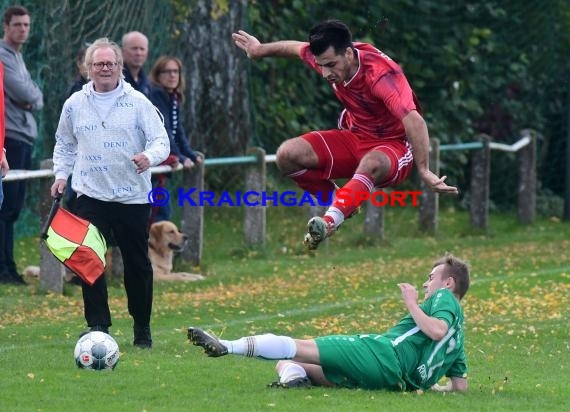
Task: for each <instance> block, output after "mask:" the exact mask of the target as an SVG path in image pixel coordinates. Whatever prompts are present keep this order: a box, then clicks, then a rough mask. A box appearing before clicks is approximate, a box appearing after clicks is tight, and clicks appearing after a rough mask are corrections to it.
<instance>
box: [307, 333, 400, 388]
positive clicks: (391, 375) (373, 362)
mask: <svg viewBox="0 0 570 412" xmlns="http://www.w3.org/2000/svg"><path fill="white" fill-rule="evenodd" d="M315 342H316V344H317V347H318V348H319V355H320V360H321V366H322V368H323V372H324V374H325V376H326V378H327V379H328V380H329V381H331V382H333V383H335V384H336V385H338V386H342V387H345V388H362V389H388V390H394V391H402V390H403V388H405V384H404V381H403V379H402V371H401V370H400V362H399V361H398V359H397V358H396V353H395V352H394V349H393V347H392V343H391V342H390V340H389V339H387V338H385V337H383V336H381V335H331V336H323V337H319V338H315Z"/></svg>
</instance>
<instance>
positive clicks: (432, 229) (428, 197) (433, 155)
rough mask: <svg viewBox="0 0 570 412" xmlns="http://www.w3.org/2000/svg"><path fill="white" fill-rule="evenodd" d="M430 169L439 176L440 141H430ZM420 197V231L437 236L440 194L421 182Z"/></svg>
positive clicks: (435, 139) (434, 139)
mask: <svg viewBox="0 0 570 412" xmlns="http://www.w3.org/2000/svg"><path fill="white" fill-rule="evenodd" d="M429 169H430V170H431V171H432V172H434V173H435V174H436V175H438V176H439V139H437V138H432V139H430V150H429ZM421 188H422V194H421V196H420V207H419V214H420V230H421V231H422V232H425V233H429V234H432V235H435V233H436V232H437V214H438V210H439V193H437V192H434V191H433V190H431V187H427V186H426V185H425V183H424V182H423V180H422V182H421Z"/></svg>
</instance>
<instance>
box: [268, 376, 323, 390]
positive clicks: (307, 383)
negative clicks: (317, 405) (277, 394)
mask: <svg viewBox="0 0 570 412" xmlns="http://www.w3.org/2000/svg"><path fill="white" fill-rule="evenodd" d="M312 386H313V384H312V383H311V380H310V379H309V378H308V377H306V376H305V377H303V378H295V379H291V380H290V381H289V382H279V381H275V382H271V383H270V384H269V385H267V387H268V388H277V389H293V388H294V389H299V388H307V389H308V388H310V387H312Z"/></svg>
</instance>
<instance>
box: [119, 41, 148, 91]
mask: <svg viewBox="0 0 570 412" xmlns="http://www.w3.org/2000/svg"><path fill="white" fill-rule="evenodd" d="M121 43H122V51H123V59H124V60H125V67H124V69H123V74H124V75H125V80H126V81H127V82H128V83H130V85H131V86H133V87H134V88H135V90H138V91H139V92H141V93H142V94H144V95H145V96H146V97H149V96H150V82H149V81H148V78H147V77H146V74H145V72H144V69H143V66H144V64H145V63H146V59H147V58H148V38H147V37H146V36H145V35H144V34H142V33H141V32H139V31H131V32H128V33H126V34H125V35H123V39H122V41H121Z"/></svg>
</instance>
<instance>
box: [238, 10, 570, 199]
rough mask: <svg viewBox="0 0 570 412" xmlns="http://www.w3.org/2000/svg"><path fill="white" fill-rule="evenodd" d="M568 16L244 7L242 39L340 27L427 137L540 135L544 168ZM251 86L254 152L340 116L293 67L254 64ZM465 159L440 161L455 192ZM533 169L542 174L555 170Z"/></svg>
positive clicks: (557, 113)
mask: <svg viewBox="0 0 570 412" xmlns="http://www.w3.org/2000/svg"><path fill="white" fill-rule="evenodd" d="M569 14H570V5H569V4H568V3H567V2H565V1H563V0H553V1H549V2H539V1H529V2H520V1H516V0H502V1H498V0H497V1H492V0H488V1H457V2H446V1H441V0H431V1H430V0H426V1H421V2H417V1H414V0H400V1H398V2H378V1H373V0H370V1H360V2H355V3H347V2H345V1H327V2H321V1H318V0H305V1H286V0H273V1H251V2H250V4H249V24H248V27H246V30H250V31H251V33H252V34H254V35H256V36H257V37H258V38H259V39H260V40H261V41H274V40H278V39H296V40H304V39H306V37H307V32H308V29H309V28H310V27H311V26H312V25H313V24H314V23H316V22H317V21H320V20H324V19H327V18H331V17H334V18H338V19H341V20H344V21H345V22H346V23H347V24H348V25H349V26H350V27H351V29H352V31H353V37H354V38H355V40H360V41H368V42H371V43H373V44H374V45H376V46H377V47H378V48H380V49H381V50H383V51H384V52H386V53H387V54H388V55H390V56H391V57H392V58H394V59H395V60H396V61H398V62H399V63H400V64H401V66H402V67H403V69H404V71H405V72H406V74H407V76H408V79H409V81H410V83H411V85H412V87H413V88H414V90H415V91H416V93H417V95H418V96H419V99H420V101H421V102H422V107H423V111H424V115H425V117H426V120H427V121H428V125H429V127H430V134H431V136H432V137H437V138H439V139H440V140H441V142H443V143H454V142H469V141H473V139H474V136H475V135H476V134H478V133H487V134H490V135H491V136H492V138H493V140H494V141H501V142H505V143H513V142H514V141H516V140H517V139H518V138H519V131H520V130H521V129H524V128H533V129H536V130H538V131H539V132H540V133H541V134H542V136H543V141H541V145H540V147H541V153H540V157H539V159H545V158H548V157H549V153H551V150H552V147H557V148H558V151H560V149H561V147H560V143H561V142H563V141H564V138H565V137H564V136H565V133H566V131H565V120H564V119H565V116H566V114H563V113H562V110H563V108H564V107H565V98H566V94H567V89H568V86H567V84H568V82H567V73H568V63H567V57H566V56H567V55H568V54H569V52H570V47H569V41H568V39H569V38H570V36H568V34H569V33H568V32H569V29H570V18H569ZM251 83H252V86H251V90H252V92H251V98H252V105H253V113H254V115H255V116H254V125H255V127H256V130H255V132H256V133H255V142H254V143H255V144H259V145H262V146H264V147H266V148H267V149H268V150H269V151H274V150H275V149H276V148H277V147H278V146H279V144H280V143H281V142H282V141H283V140H284V139H287V138H289V137H292V136H296V135H299V134H301V133H302V132H304V131H306V130H309V129H316V128H327V127H334V126H335V125H336V116H337V114H338V112H339V109H340V108H339V106H338V104H337V103H336V101H335V99H334V95H333V94H332V91H330V90H329V88H328V85H327V84H326V82H324V81H322V80H321V79H318V76H316V75H314V74H313V73H312V72H310V71H309V70H308V69H307V68H306V67H304V66H303V65H302V64H299V62H297V61H283V60H278V59H265V60H263V61H258V62H254V63H253V64H252V66H251ZM561 84H562V85H564V86H563V87H560V86H561ZM566 110H567V109H566ZM553 121H554V122H555V123H554V124H556V125H557V127H556V128H555V129H552V126H553ZM467 155H468V153H462V152H455V153H454V156H453V158H444V159H442V160H443V161H444V163H445V165H444V166H445V167H446V168H447V170H446V173H452V174H453V175H454V176H456V179H457V180H459V182H460V183H461V182H464V181H465V179H466V177H465V172H464V171H465V170H466V169H467V168H466V167H465V165H466V164H467V162H468V156H467ZM562 161H563V159H561V158H559V163H558V166H557V168H558V169H560V168H563V167H564V165H563V164H561V162H562ZM540 167H541V171H542V172H543V174H544V173H547V171H548V170H549V169H550V168H552V167H553V166H552V162H541V163H540ZM493 168H494V169H493V170H494V172H499V173H501V172H502V171H501V167H500V165H498V166H497V167H495V165H493ZM557 181H558V182H559V181H560V179H557ZM557 189H560V187H559V186H558V187H557Z"/></svg>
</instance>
